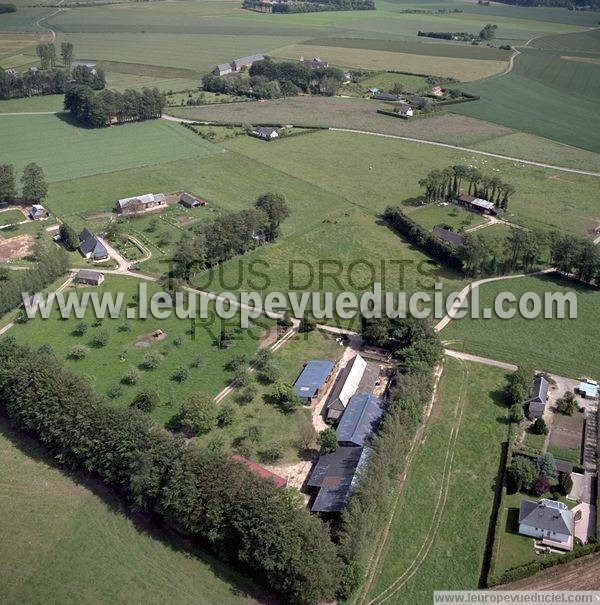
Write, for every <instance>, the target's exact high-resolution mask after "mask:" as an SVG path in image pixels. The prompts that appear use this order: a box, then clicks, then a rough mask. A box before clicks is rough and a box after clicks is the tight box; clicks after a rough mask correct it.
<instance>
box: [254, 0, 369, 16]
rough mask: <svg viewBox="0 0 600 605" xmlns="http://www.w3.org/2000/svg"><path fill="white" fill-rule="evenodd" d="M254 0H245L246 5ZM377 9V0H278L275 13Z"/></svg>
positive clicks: (273, 10)
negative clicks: (280, 0)
mask: <svg viewBox="0 0 600 605" xmlns="http://www.w3.org/2000/svg"><path fill="white" fill-rule="evenodd" d="M248 2H253V0H244V5H245V4H246V3H248ZM360 10H375V0H331V1H327V0H305V1H301V2H294V1H291V2H287V1H283V2H277V3H275V4H273V5H272V8H271V11H272V12H273V13H318V12H324V11H360Z"/></svg>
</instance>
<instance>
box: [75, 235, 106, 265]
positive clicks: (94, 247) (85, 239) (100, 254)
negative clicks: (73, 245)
mask: <svg viewBox="0 0 600 605" xmlns="http://www.w3.org/2000/svg"><path fill="white" fill-rule="evenodd" d="M79 252H80V253H81V255H82V256H83V257H85V258H89V259H91V260H105V259H107V258H108V250H107V249H106V248H105V247H104V244H103V243H102V242H101V241H100V240H99V239H98V238H97V237H96V236H95V235H94V234H93V233H92V232H91V231H90V230H89V229H87V228H86V229H84V230H83V231H82V232H81V233H80V234H79Z"/></svg>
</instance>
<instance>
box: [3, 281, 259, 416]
mask: <svg viewBox="0 0 600 605" xmlns="http://www.w3.org/2000/svg"><path fill="white" fill-rule="evenodd" d="M140 282H143V283H147V282H144V281H143V280H139V281H138V280H136V279H132V278H126V277H116V276H107V277H106V280H105V282H104V284H103V285H102V286H101V287H100V288H98V289H94V291H98V292H107V291H110V292H113V294H115V293H117V292H123V293H124V294H125V297H124V304H130V303H131V302H132V297H133V295H134V294H135V293H137V287H138V283H140ZM82 289H85V288H79V291H81V290H82ZM88 289H89V288H88ZM157 291H160V288H159V287H158V286H157V285H155V284H148V292H149V296H152V293H154V292H157ZM123 312H124V311H123ZM80 321H83V322H84V323H86V324H87V328H88V329H87V332H86V333H85V334H84V335H83V336H79V335H77V334H75V332H74V331H75V327H76V325H77V324H78V323H79V322H80ZM261 321H262V320H261ZM265 322H266V323H264V322H263V324H261V325H269V322H268V320H265ZM125 323H127V324H128V325H129V327H130V330H127V331H125V330H123V326H124V325H125ZM223 323H224V322H222V320H220V319H218V318H214V317H211V318H209V319H207V320H198V321H197V322H196V323H195V324H192V323H191V322H190V320H186V321H183V320H179V319H178V318H177V317H175V316H173V317H170V318H168V319H164V320H158V319H154V318H152V317H149V318H148V319H147V320H142V319H137V320H128V321H127V322H125V319H124V317H123V316H121V318H120V319H105V320H104V321H103V322H102V324H101V326H99V327H95V326H94V325H93V324H94V316H93V309H92V307H91V305H90V306H89V307H88V309H87V311H86V315H85V318H84V319H83V320H78V319H76V318H75V317H74V316H72V317H70V318H69V319H67V320H63V319H61V318H60V316H59V314H58V311H57V310H56V309H55V310H54V312H53V314H52V317H51V318H50V319H48V320H43V319H40V318H39V317H38V318H36V319H33V320H30V321H28V322H26V323H25V324H20V325H17V326H15V327H14V328H13V329H12V330H11V335H13V336H14V337H15V338H17V340H20V341H22V342H27V343H28V344H30V345H31V346H32V347H39V346H40V345H42V344H45V343H48V344H50V345H51V346H52V347H53V349H54V351H55V352H56V354H57V355H58V356H59V357H60V358H63V359H65V362H66V363H67V365H68V366H69V367H71V368H72V369H73V370H75V371H76V372H78V373H79V374H82V375H85V376H87V377H88V378H89V380H90V381H91V382H92V384H93V386H94V388H95V390H96V391H97V392H98V393H100V394H101V395H106V393H107V392H108V391H109V390H110V389H111V388H113V387H117V386H119V385H121V379H122V377H123V376H124V375H125V374H126V373H127V372H128V371H129V370H130V369H131V368H138V369H139V370H140V378H139V381H138V382H137V384H135V385H121V386H122V388H121V390H120V394H119V395H118V396H117V397H115V398H114V399H113V400H112V401H113V403H114V404H115V405H119V406H124V405H128V404H129V403H130V402H131V401H132V399H133V398H134V396H135V395H136V394H137V393H138V392H139V391H140V390H143V389H153V390H156V391H157V392H158V393H159V395H160V398H161V405H160V406H159V407H158V408H156V410H154V412H153V416H154V417H155V418H156V420H157V421H159V422H163V423H164V422H166V421H167V420H169V419H170V418H171V417H172V416H173V415H174V414H176V413H177V411H178V410H179V406H180V404H181V401H182V400H183V399H184V398H185V397H187V396H188V395H189V394H190V393H193V392H196V391H199V392H203V393H206V394H208V395H216V394H217V393H218V392H219V391H220V390H221V389H222V388H223V387H224V386H225V385H226V384H227V383H228V382H229V381H230V380H231V376H232V375H231V372H229V371H227V369H226V368H225V365H226V364H227V362H228V361H229V360H230V359H231V357H232V356H233V355H239V354H245V355H247V356H249V357H252V356H253V355H254V352H255V351H256V349H257V347H258V337H259V336H260V334H261V333H262V328H261V327H256V328H253V329H252V330H239V331H238V333H236V336H235V340H234V341H233V344H232V346H230V347H229V348H226V349H220V348H219V347H218V346H217V345H216V344H215V343H216V341H217V339H218V336H219V334H220V331H221V325H222V324H223ZM232 323H233V322H232ZM227 325H229V324H227ZM238 325H239V322H238ZM100 329H102V330H104V329H106V330H108V332H109V340H108V343H107V344H106V346H104V347H95V346H94V345H93V343H92V340H93V338H94V335H95V334H96V333H97V332H98V331H99V330H100ZM157 329H161V330H163V331H164V332H165V333H166V334H167V337H166V338H165V339H164V340H162V341H157V342H153V343H151V345H150V346H149V347H140V346H138V345H137V344H136V343H137V342H138V340H139V339H140V338H141V337H144V336H146V335H148V334H150V333H152V332H154V331H155V330H157ZM191 330H193V333H191V332H190V331H191ZM178 339H180V341H181V342H180V344H178V342H179V341H178ZM80 344H84V345H86V346H87V347H89V353H88V355H87V356H86V357H85V358H84V359H80V360H74V359H71V358H70V357H69V354H70V351H71V349H72V348H73V347H74V346H75V345H80ZM148 351H158V352H159V353H161V354H162V355H163V360H162V362H161V363H160V365H159V367H158V368H156V369H154V370H145V369H144V368H143V359H144V355H145V354H146V353H147V352H148ZM198 356H200V357H201V358H202V363H201V366H200V367H198V368H192V367H191V363H192V361H193V360H194V359H195V358H196V357H198ZM181 367H185V368H187V369H188V372H189V375H188V378H187V380H185V381H184V382H176V381H174V380H172V379H171V374H172V373H173V372H174V371H175V370H176V369H178V368H181Z"/></svg>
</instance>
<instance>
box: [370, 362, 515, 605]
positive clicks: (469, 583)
mask: <svg viewBox="0 0 600 605" xmlns="http://www.w3.org/2000/svg"><path fill="white" fill-rule="evenodd" d="M505 380H506V379H505V376H504V373H503V372H502V371H501V370H498V369H494V368H489V367H485V366H481V365H476V364H466V363H461V362H459V361H457V360H454V359H451V358H446V360H445V366H444V372H443V374H442V378H441V383H440V391H439V399H438V400H437V402H436V403H435V404H434V407H433V411H432V414H431V417H430V418H429V420H428V423H427V426H426V428H425V434H424V439H423V440H422V442H421V443H420V445H419V446H418V450H417V453H416V457H415V459H414V461H413V463H412V465H411V467H410V470H409V474H408V477H407V479H406V482H405V483H404V486H403V489H402V492H401V495H400V500H399V503H398V507H397V509H396V513H395V516H394V520H393V524H392V526H391V531H390V534H389V540H388V543H387V544H386V546H385V549H384V551H383V556H382V559H381V560H380V562H379V573H378V575H377V576H376V577H375V581H374V583H373V585H372V587H371V590H370V591H369V593H368V595H367V599H365V602H368V600H370V599H375V600H377V601H379V599H378V598H377V597H379V596H381V597H385V596H386V595H389V597H390V598H389V602H390V603H427V602H428V601H429V600H431V598H432V592H433V591H434V590H441V589H449V588H452V589H453V590H460V589H465V590H467V589H475V588H477V584H478V579H479V573H480V568H481V563H482V560H483V554H484V547H485V540H486V534H487V530H488V524H489V521H490V515H491V512H492V502H493V498H494V492H493V487H494V482H495V479H496V477H497V473H498V467H499V464H500V454H501V443H502V442H503V441H505V439H506V436H507V425H506V409H505V407H504V404H503V399H502V395H501V393H502V389H503V387H504V384H505ZM454 431H456V433H455V436H454V437H453V432H454ZM482 443H485V444H486V446H485V447H484V448H482V447H481V444H482ZM445 464H446V468H444V467H445ZM415 571H416V575H414V574H411V572H415ZM386 590H387V592H384V591H386Z"/></svg>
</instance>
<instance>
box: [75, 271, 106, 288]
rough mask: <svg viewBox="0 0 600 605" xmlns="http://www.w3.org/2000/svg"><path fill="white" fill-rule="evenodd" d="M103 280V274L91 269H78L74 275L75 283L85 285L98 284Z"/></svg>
mask: <svg viewBox="0 0 600 605" xmlns="http://www.w3.org/2000/svg"><path fill="white" fill-rule="evenodd" d="M103 281H104V274H103V273H100V271H92V270H91V269H80V270H79V271H77V274H76V275H75V283H78V284H85V285H87V286H99V285H100V284H101V283H102V282H103Z"/></svg>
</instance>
